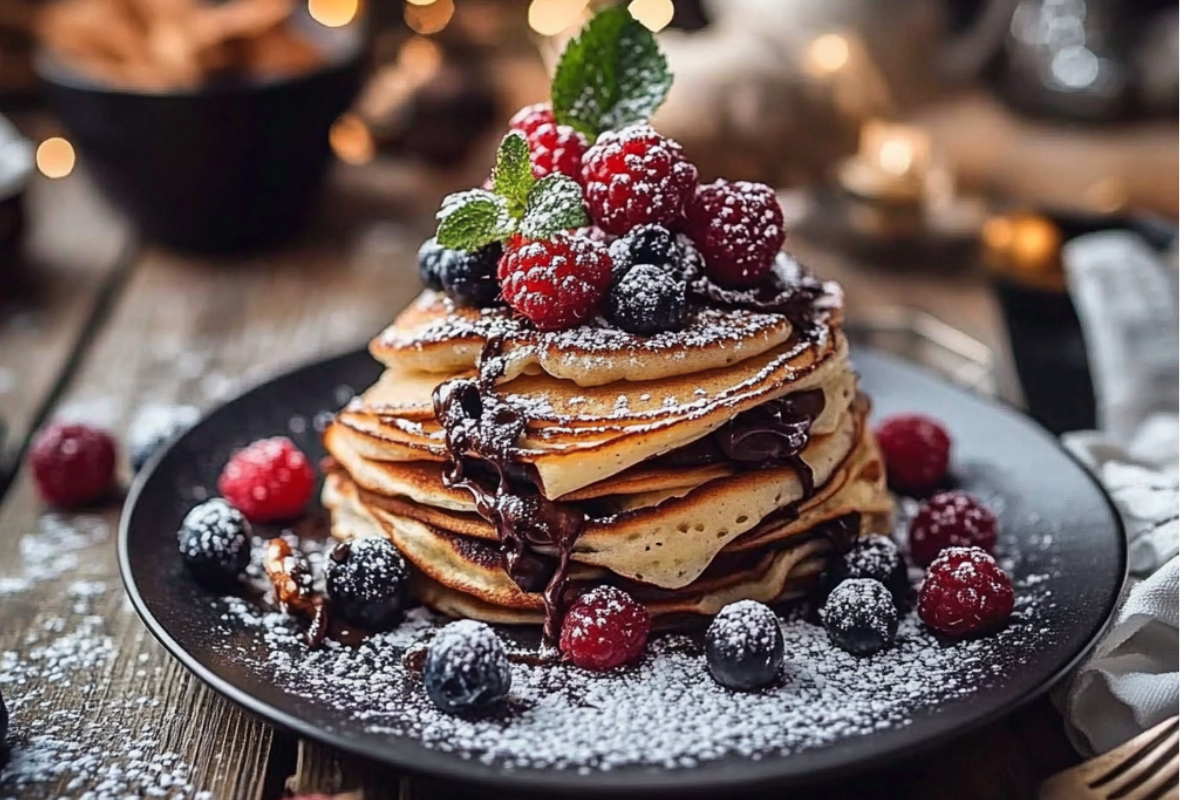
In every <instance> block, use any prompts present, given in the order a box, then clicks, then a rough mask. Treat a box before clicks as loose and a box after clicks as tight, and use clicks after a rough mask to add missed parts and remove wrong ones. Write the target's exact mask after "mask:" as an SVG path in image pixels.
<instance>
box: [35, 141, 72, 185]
mask: <svg viewBox="0 0 1200 800" xmlns="http://www.w3.org/2000/svg"><path fill="white" fill-rule="evenodd" d="M36 160H37V168H38V171H39V172H41V173H42V174H43V175H45V176H46V177H47V178H53V179H55V180H57V179H59V178H65V177H67V176H68V175H70V174H71V172H73V171H74V169H75V148H74V147H73V146H72V145H71V143H70V142H68V141H67V140H66V139H64V138H62V137H61V136H51V137H50V138H49V139H47V140H46V141H44V142H42V143H41V144H39V145H38V149H37V158H36Z"/></svg>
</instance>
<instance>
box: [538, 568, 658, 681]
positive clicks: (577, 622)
mask: <svg viewBox="0 0 1200 800" xmlns="http://www.w3.org/2000/svg"><path fill="white" fill-rule="evenodd" d="M649 633H650V615H649V614H647V613H646V608H645V606H643V605H642V604H641V603H639V602H637V601H636V600H634V599H633V598H632V597H630V596H629V595H628V594H626V593H625V592H623V591H621V590H620V589H615V588H613V587H612V586H601V587H599V588H598V589H593V590H591V591H590V592H588V593H587V594H585V595H583V596H582V597H580V598H579V600H577V601H576V602H575V605H573V606H571V608H570V610H569V611H567V613H566V614H565V615H564V616H563V622H562V633H561V634H560V636H559V642H558V645H559V648H560V649H561V650H562V654H563V658H565V659H566V660H567V661H570V662H571V663H573V664H575V665H577V666H580V667H583V668H584V669H590V670H596V671H604V670H610V669H615V668H616V667H619V666H622V665H624V664H630V663H632V662H634V661H636V660H637V658H638V657H639V656H640V655H641V654H642V649H643V648H645V646H646V637H647V636H648V635H649Z"/></svg>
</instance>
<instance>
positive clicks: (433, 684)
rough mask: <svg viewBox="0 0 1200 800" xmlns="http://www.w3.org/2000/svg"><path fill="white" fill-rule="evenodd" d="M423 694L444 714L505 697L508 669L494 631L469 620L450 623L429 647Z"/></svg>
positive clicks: (485, 704)
mask: <svg viewBox="0 0 1200 800" xmlns="http://www.w3.org/2000/svg"><path fill="white" fill-rule="evenodd" d="M422 674H423V677H424V681H425V691H426V692H427V693H428V694H429V699H430V700H432V701H433V704H434V705H435V706H437V707H438V708H440V709H441V710H442V711H445V712H447V713H451V714H454V713H460V712H463V711H473V710H476V709H480V708H483V707H485V706H488V705H491V704H492V703H495V702H496V701H498V700H500V699H502V698H503V697H504V696H505V695H507V694H508V689H509V686H510V685H511V684H512V667H511V665H510V664H509V663H508V655H507V654H506V653H505V652H504V645H503V644H502V643H501V642H500V637H498V636H497V635H496V632H495V631H493V630H492V629H491V628H489V627H488V626H487V625H484V624H483V623H482V622H476V621H474V620H469V619H461V620H458V621H457V622H451V623H450V624H449V625H447V626H446V627H444V628H442V629H441V630H440V631H438V632H437V635H436V636H434V637H433V642H432V643H430V645H429V653H428V654H427V655H426V657H425V667H424V669H423V671H422Z"/></svg>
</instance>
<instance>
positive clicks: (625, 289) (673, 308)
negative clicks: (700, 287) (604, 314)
mask: <svg viewBox="0 0 1200 800" xmlns="http://www.w3.org/2000/svg"><path fill="white" fill-rule="evenodd" d="M686 313H687V287H686V286H685V285H684V283H683V281H680V280H676V279H675V278H673V277H671V276H670V275H668V274H667V273H666V272H664V271H663V269H662V268H661V267H656V266H653V265H650V264H638V265H637V266H635V267H634V268H633V269H631V270H629V272H628V273H627V274H626V275H625V277H624V278H622V279H621V280H620V281H619V282H618V283H617V285H616V286H614V287H613V288H612V291H611V292H610V293H609V297H608V320H609V322H611V323H612V324H614V325H616V326H617V327H618V328H621V329H622V330H626V331H629V332H630V333H640V334H642V335H645V336H648V335H651V334H655V333H659V332H660V331H676V330H679V328H680V327H682V325H683V318H684V315H685V314H686Z"/></svg>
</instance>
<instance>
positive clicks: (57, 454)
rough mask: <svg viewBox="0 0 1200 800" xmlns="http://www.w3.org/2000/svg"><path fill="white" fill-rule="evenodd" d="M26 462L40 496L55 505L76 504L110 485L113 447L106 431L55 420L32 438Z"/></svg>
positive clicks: (114, 456) (113, 468) (113, 469)
mask: <svg viewBox="0 0 1200 800" xmlns="http://www.w3.org/2000/svg"><path fill="white" fill-rule="evenodd" d="M29 466H30V468H31V469H32V470H33V482H34V483H35V484H36V485H37V488H38V492H39V493H40V494H41V496H42V499H43V500H45V501H46V502H47V503H49V504H50V505H52V506H57V507H58V508H79V507H80V506H85V505H87V504H88V503H94V502H96V501H97V500H100V499H101V498H103V497H104V496H105V495H106V494H108V492H109V490H111V489H112V487H113V475H114V473H115V472H116V467H117V448H116V444H115V443H114V442H113V437H112V436H111V435H110V434H109V433H107V432H106V431H102V430H100V429H98V428H93V427H91V426H90V425H81V424H66V423H62V422H55V423H51V424H50V426H49V427H47V428H45V429H44V430H43V431H42V432H41V433H39V434H38V435H37V438H36V439H34V441H33V446H32V448H31V449H30V451H29Z"/></svg>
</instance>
